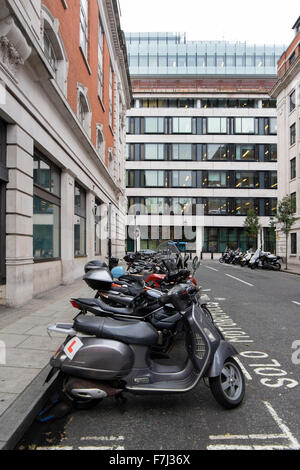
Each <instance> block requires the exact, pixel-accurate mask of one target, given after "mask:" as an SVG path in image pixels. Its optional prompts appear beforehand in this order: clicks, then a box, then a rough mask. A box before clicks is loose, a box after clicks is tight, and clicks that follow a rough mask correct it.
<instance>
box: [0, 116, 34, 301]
mask: <svg viewBox="0 0 300 470" xmlns="http://www.w3.org/2000/svg"><path fill="white" fill-rule="evenodd" d="M7 167H8V168H9V183H8V184H7V205H6V214H7V215H6V233H7V235H6V266H7V280H6V303H7V305H9V306H18V305H21V304H24V302H26V301H27V300H29V299H31V298H32V295H33V139H32V138H31V137H30V136H29V135H28V134H26V133H25V132H24V131H23V130H22V129H21V128H20V127H19V126H18V125H8V126H7Z"/></svg>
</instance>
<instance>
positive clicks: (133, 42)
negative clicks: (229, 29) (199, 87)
mask: <svg viewBox="0 0 300 470" xmlns="http://www.w3.org/2000/svg"><path fill="white" fill-rule="evenodd" d="M125 36H126V44H127V52H128V59H129V68H130V73H131V75H132V76H138V75H140V76H147V75H148V76H149V75H156V76H157V75H161V76H172V75H173V76H176V75H185V76H186V75H204V76H209V75H220V76H221V75H225V76H226V75H243V76H245V75H247V76H253V75H262V76H274V75H276V74H277V61H278V60H279V58H280V56H281V54H282V53H283V52H284V50H285V49H286V47H285V46H284V45H255V44H252V45H249V44H247V43H243V42H235V43H234V42H228V41H187V38H186V33H126V34H125Z"/></svg>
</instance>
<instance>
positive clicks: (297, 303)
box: [292, 300, 300, 305]
mask: <svg viewBox="0 0 300 470" xmlns="http://www.w3.org/2000/svg"><path fill="white" fill-rule="evenodd" d="M292 303H293V304H296V305H300V302H296V300H292Z"/></svg>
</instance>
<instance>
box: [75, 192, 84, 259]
mask: <svg viewBox="0 0 300 470" xmlns="http://www.w3.org/2000/svg"><path fill="white" fill-rule="evenodd" d="M74 206H75V207H74V255H75V257H76V256H85V254H86V253H85V252H86V193H85V190H84V189H83V188H82V187H81V186H79V184H77V183H75V191H74Z"/></svg>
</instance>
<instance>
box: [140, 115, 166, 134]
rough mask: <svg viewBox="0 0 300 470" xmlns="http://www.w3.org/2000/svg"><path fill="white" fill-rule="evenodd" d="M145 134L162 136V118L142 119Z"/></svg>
mask: <svg viewBox="0 0 300 470" xmlns="http://www.w3.org/2000/svg"><path fill="white" fill-rule="evenodd" d="M144 126H145V134H163V133H164V118H160V117H159V118H156V117H153V118H152V117H147V118H145V119H144Z"/></svg>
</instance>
